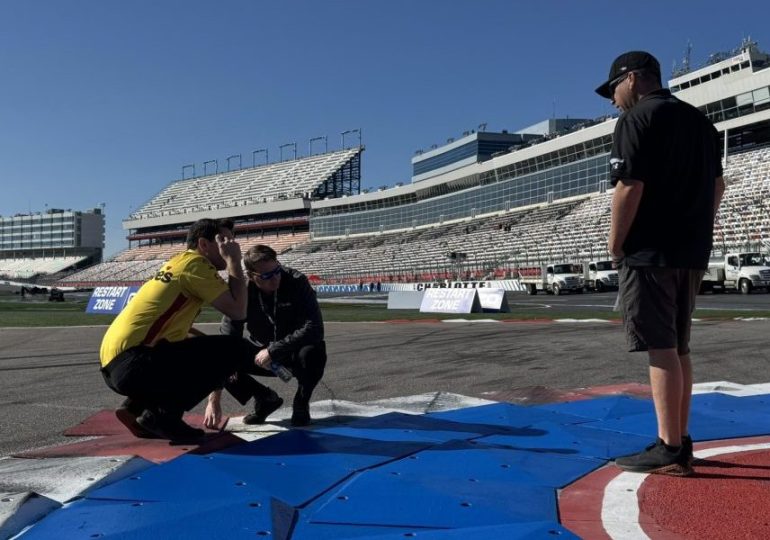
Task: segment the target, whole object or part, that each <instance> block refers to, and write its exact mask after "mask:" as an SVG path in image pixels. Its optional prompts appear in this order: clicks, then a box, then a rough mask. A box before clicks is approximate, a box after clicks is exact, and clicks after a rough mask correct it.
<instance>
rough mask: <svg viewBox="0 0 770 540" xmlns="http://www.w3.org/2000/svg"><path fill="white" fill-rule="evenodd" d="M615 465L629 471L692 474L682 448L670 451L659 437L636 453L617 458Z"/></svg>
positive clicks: (677, 474) (678, 474)
mask: <svg viewBox="0 0 770 540" xmlns="http://www.w3.org/2000/svg"><path fill="white" fill-rule="evenodd" d="M615 465H617V466H618V467H619V468H621V469H623V470H624V471H629V472H638V473H650V474H652V473H655V474H668V475H671V476H689V475H690V474H692V468H691V467H690V465H689V463H688V462H687V456H685V453H684V448H683V447H679V450H678V451H676V452H672V451H671V450H669V449H667V448H666V445H665V444H663V441H662V440H661V439H658V440H657V441H655V442H654V443H652V444H651V445H649V446H648V447H647V448H645V449H644V451H642V452H639V453H638V454H634V455H631V456H625V457H620V458H617V459H616V460H615Z"/></svg>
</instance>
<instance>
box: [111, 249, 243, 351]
mask: <svg viewBox="0 0 770 540" xmlns="http://www.w3.org/2000/svg"><path fill="white" fill-rule="evenodd" d="M227 290H228V286H227V283H225V281H224V280H223V279H222V278H221V277H220V276H219V274H218V273H217V270H216V268H214V266H213V265H212V264H211V263H210V262H209V260H208V259H206V257H204V256H203V255H201V254H200V253H198V252H197V251H195V250H192V249H188V250H187V251H184V252H182V253H180V254H179V255H176V256H174V257H172V258H171V259H170V260H169V261H168V262H166V263H165V264H164V265H163V266H162V267H161V269H160V270H159V271H158V273H157V274H155V277H154V278H152V279H151V280H149V281H147V282H146V283H145V284H144V285H142V287H141V288H140V289H139V291H137V293H136V295H135V296H134V297H133V298H132V299H131V301H130V302H129V303H128V304H127V305H126V307H125V308H124V309H123V311H121V312H120V314H119V315H118V316H117V318H116V319H115V320H114V321H113V322H112V324H111V325H110V327H109V328H108V329H107V333H106V334H105V335H104V339H102V346H101V349H100V351H99V357H100V359H101V364H102V366H106V365H107V364H109V363H110V361H111V360H112V359H113V358H115V357H116V356H117V355H118V354H120V353H122V352H123V351H125V350H126V349H130V348H131V347H136V346H137V345H148V346H150V347H152V346H153V345H155V344H156V343H157V342H158V341H160V340H162V339H165V340H168V341H180V340H182V339H185V338H186V337H187V333H188V331H189V330H190V328H191V327H192V325H193V323H194V322H195V318H196V317H197V316H198V313H200V309H201V307H202V306H203V304H204V303H205V304H209V303H211V301H212V300H214V299H216V298H217V297H218V296H219V295H221V294H222V293H223V292H225V291H227Z"/></svg>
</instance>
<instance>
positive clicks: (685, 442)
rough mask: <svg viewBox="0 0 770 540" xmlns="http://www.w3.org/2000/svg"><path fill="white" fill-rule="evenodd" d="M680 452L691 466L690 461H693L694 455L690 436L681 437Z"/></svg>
mask: <svg viewBox="0 0 770 540" xmlns="http://www.w3.org/2000/svg"><path fill="white" fill-rule="evenodd" d="M682 454H684V456H685V458H686V459H687V464H688V465H689V466H690V467H692V463H693V461H695V456H694V455H693V452H692V437H690V436H689V435H685V436H684V437H682Z"/></svg>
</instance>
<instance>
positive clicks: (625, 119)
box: [610, 89, 722, 269]
mask: <svg viewBox="0 0 770 540" xmlns="http://www.w3.org/2000/svg"><path fill="white" fill-rule="evenodd" d="M720 176H722V162H721V156H720V149H719V134H718V133H717V130H716V129H715V128H714V125H713V124H712V123H711V122H710V121H709V120H708V119H707V118H706V117H705V116H704V115H703V114H702V113H701V112H700V111H698V109H696V108H695V107H693V106H692V105H689V104H688V103H685V102H683V101H681V100H679V99H677V98H676V97H674V96H672V95H671V93H670V92H669V91H668V90H666V89H661V90H656V91H655V92H652V93H650V94H648V95H646V96H644V97H643V98H642V99H641V100H640V101H639V102H638V103H637V104H636V105H635V106H634V107H632V108H631V109H630V110H628V111H626V112H625V113H624V114H623V115H622V116H621V117H620V119H619V120H618V123H617V124H616V126H615V135H614V139H613V145H612V154H611V158H610V178H611V182H612V185H613V186H615V185H616V184H617V183H618V181H619V180H623V179H626V180H638V181H640V182H644V191H643V193H642V200H641V202H640V204H639V210H638V212H637V214H636V217H635V219H634V221H633V223H632V225H631V229H630V230H629V233H628V236H627V237H626V241H625V242H624V244H623V251H624V252H625V255H626V256H625V259H624V263H625V264H628V265H629V266H668V267H671V268H694V269H705V268H706V267H707V265H708V259H709V254H710V252H711V247H712V235H713V228H714V184H715V179H716V178H718V177H720Z"/></svg>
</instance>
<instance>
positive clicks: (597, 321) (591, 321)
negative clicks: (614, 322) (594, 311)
mask: <svg viewBox="0 0 770 540" xmlns="http://www.w3.org/2000/svg"><path fill="white" fill-rule="evenodd" d="M553 322H558V323H609V322H610V321H608V320H607V319H554V320H553Z"/></svg>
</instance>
